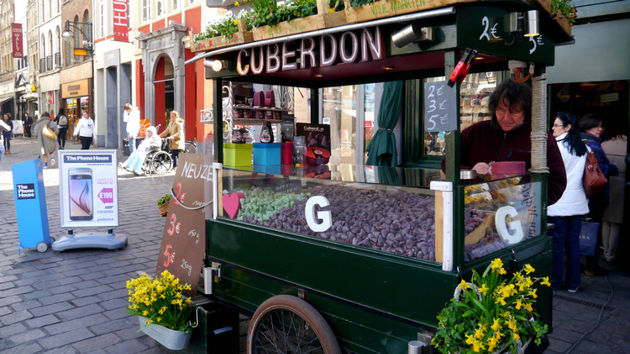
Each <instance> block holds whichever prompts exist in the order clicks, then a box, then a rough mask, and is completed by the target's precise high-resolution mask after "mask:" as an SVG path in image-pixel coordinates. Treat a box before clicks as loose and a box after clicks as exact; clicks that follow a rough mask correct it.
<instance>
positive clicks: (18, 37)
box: [11, 23, 24, 58]
mask: <svg viewBox="0 0 630 354" xmlns="http://www.w3.org/2000/svg"><path fill="white" fill-rule="evenodd" d="M11 34H12V35H13V36H12V40H11V42H13V57H14V58H24V46H23V45H22V24H21V23H12V24H11Z"/></svg>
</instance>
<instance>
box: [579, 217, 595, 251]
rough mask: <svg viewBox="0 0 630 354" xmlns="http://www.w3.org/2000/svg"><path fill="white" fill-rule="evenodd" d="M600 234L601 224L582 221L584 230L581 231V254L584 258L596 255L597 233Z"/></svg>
mask: <svg viewBox="0 0 630 354" xmlns="http://www.w3.org/2000/svg"><path fill="white" fill-rule="evenodd" d="M598 232H599V223H597V222H588V221H582V230H581V231H580V253H581V254H582V255H584V256H593V255H595V248H596V247H597V233H598Z"/></svg>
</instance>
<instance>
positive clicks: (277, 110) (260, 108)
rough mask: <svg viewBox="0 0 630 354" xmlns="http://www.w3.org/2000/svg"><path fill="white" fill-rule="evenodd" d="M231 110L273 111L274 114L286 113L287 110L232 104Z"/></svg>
mask: <svg viewBox="0 0 630 354" xmlns="http://www.w3.org/2000/svg"><path fill="white" fill-rule="evenodd" d="M232 109H247V110H252V111H275V112H288V111H289V110H288V109H285V108H278V107H263V106H248V105H246V104H234V105H232Z"/></svg>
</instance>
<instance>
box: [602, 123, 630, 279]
mask: <svg viewBox="0 0 630 354" xmlns="http://www.w3.org/2000/svg"><path fill="white" fill-rule="evenodd" d="M602 148H603V149H604V152H606V156H607V157H608V158H609V159H610V162H611V163H612V164H613V165H615V166H616V167H617V170H618V171H617V173H616V174H613V173H609V178H608V181H609V183H610V198H609V200H608V206H606V209H605V210H604V214H603V215H602V246H603V247H604V251H603V257H602V262H600V266H602V267H604V268H608V269H614V268H615V264H614V263H615V262H616V261H617V249H618V247H619V243H620V240H621V229H622V226H623V215H624V201H625V184H626V161H625V160H626V154H627V151H628V138H627V137H626V136H625V135H618V136H615V137H613V138H612V139H609V140H606V141H604V142H603V143H602Z"/></svg>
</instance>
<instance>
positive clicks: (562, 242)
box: [547, 113, 589, 293]
mask: <svg viewBox="0 0 630 354" xmlns="http://www.w3.org/2000/svg"><path fill="white" fill-rule="evenodd" d="M552 131H553V136H554V137H555V138H556V141H557V145H558V149H559V150H560V154H561V155H562V162H563V163H564V169H565V170H566V172H567V186H566V188H565V190H564V193H562V196H561V197H560V199H559V200H558V201H557V202H555V203H554V204H552V205H550V206H549V207H548V208H547V215H548V219H547V220H548V221H549V222H550V223H552V224H554V227H553V229H551V231H550V234H551V237H552V239H553V272H552V277H551V284H552V286H553V288H554V289H560V288H561V287H562V280H563V279H566V286H567V289H568V291H569V292H572V293H574V292H576V291H577V290H578V287H579V285H580V231H581V229H582V217H583V216H584V215H586V214H588V211H589V210H588V200H587V199H586V194H585V193H584V185H583V182H582V178H583V175H584V166H585V165H586V145H585V144H584V142H583V141H582V137H581V135H580V130H579V128H578V126H577V118H575V116H574V115H573V114H570V113H558V114H557V115H556V119H555V120H554V122H553V128H552ZM565 256H566V277H565V261H564V258H565Z"/></svg>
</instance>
